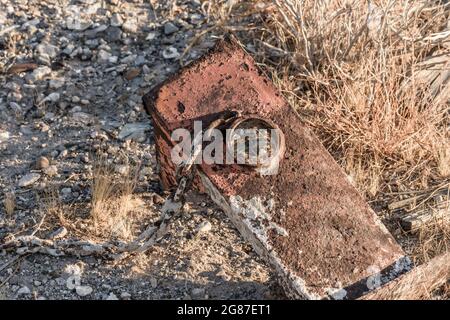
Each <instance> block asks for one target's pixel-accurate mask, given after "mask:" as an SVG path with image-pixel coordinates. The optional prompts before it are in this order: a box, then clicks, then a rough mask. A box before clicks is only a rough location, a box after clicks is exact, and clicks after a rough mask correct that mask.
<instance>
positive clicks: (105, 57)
mask: <svg viewBox="0 0 450 320" xmlns="http://www.w3.org/2000/svg"><path fill="white" fill-rule="evenodd" d="M111 57H112V54H111V53H110V52H108V51H105V50H103V49H101V50H99V51H98V52H97V61H98V62H99V63H109V60H110V59H111Z"/></svg>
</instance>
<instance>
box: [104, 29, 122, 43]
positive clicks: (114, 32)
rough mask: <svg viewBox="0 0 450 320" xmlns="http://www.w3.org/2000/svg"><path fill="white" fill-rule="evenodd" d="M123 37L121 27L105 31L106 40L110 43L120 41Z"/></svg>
mask: <svg viewBox="0 0 450 320" xmlns="http://www.w3.org/2000/svg"><path fill="white" fill-rule="evenodd" d="M121 37H122V30H121V29H120V28H119V27H109V28H108V29H106V31H105V39H106V41H108V42H116V41H119V40H120V38H121Z"/></svg>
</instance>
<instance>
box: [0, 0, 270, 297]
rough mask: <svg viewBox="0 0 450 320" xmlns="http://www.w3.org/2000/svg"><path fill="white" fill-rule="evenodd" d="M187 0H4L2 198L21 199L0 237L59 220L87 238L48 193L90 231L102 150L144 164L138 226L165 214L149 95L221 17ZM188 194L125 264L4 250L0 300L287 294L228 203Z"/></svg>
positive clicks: (1, 222) (44, 228)
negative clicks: (223, 206)
mask: <svg viewBox="0 0 450 320" xmlns="http://www.w3.org/2000/svg"><path fill="white" fill-rule="evenodd" d="M176 3H177V4H176V5H175V4H173V2H172V1H142V0H129V1H126V2H125V1H118V0H107V1H96V0H72V1H69V0H42V1H34V0H0V68H1V70H2V73H1V75H0V83H1V89H0V189H1V191H2V192H1V197H2V199H1V200H2V201H3V202H5V201H6V200H7V199H6V198H7V197H8V195H14V196H13V197H14V198H15V205H14V208H13V210H12V211H10V212H8V210H7V209H6V207H4V206H1V207H0V239H2V240H0V243H1V242H2V241H5V239H8V237H9V238H11V237H14V236H15V237H17V236H21V235H29V234H36V235H38V236H40V237H43V238H46V237H49V236H53V237H55V231H57V233H58V234H59V237H62V238H67V239H72V238H73V239H75V238H77V237H79V236H80V235H79V233H77V230H72V229H70V228H69V227H67V229H66V227H65V226H62V225H61V220H58V219H55V218H54V217H51V216H50V215H49V214H47V213H46V212H47V211H48V210H47V209H48V208H47V209H46V205H45V201H44V200H43V199H45V194H48V190H53V192H55V193H56V199H57V202H58V203H60V205H61V207H62V208H64V209H63V214H65V215H66V216H70V217H71V216H75V218H74V219H76V221H77V223H78V224H77V225H79V226H81V227H80V228H81V229H82V228H83V226H84V225H85V224H89V223H90V220H89V218H88V217H84V216H83V213H84V212H85V211H83V207H84V208H85V207H88V206H89V203H90V200H91V197H92V194H91V193H92V192H91V190H92V188H91V187H90V186H91V180H92V175H93V170H94V169H93V167H94V166H95V164H94V162H95V155H96V154H99V153H101V154H102V155H103V156H104V157H106V158H107V159H108V161H109V163H110V164H111V165H112V166H113V167H114V168H115V174H114V176H115V178H117V179H119V180H120V179H121V175H124V174H126V172H127V171H128V169H129V168H128V166H129V165H130V164H137V163H139V164H140V166H139V174H138V177H139V178H138V184H137V187H136V190H135V193H134V199H135V200H136V201H137V200H138V205H137V206H136V208H135V209H134V210H135V211H136V212H139V215H138V217H139V218H140V219H135V220H134V222H135V223H134V228H135V230H134V231H133V232H134V234H137V232H139V231H140V230H142V229H143V228H144V227H145V226H146V225H147V224H148V223H150V222H151V221H153V220H155V219H157V217H158V216H159V210H160V206H161V201H159V200H158V199H160V197H159V196H158V195H163V194H162V192H161V190H160V187H159V184H158V179H157V175H156V170H157V168H156V161H155V155H154V145H153V140H152V126H151V122H150V121H149V119H148V117H147V115H146V114H145V112H144V110H143V105H142V101H141V99H142V95H143V94H145V93H146V92H147V91H148V90H149V89H150V88H151V87H152V86H153V85H155V84H157V83H159V82H160V81H161V80H163V79H164V78H165V77H167V75H168V74H170V73H172V72H173V71H175V70H176V69H177V68H179V57H180V55H181V54H182V52H183V50H184V49H185V48H186V47H187V45H188V43H189V40H190V39H191V38H192V37H193V36H194V35H195V34H196V32H199V31H201V30H203V29H205V28H208V27H209V23H208V22H207V20H206V18H205V16H204V14H203V11H202V8H201V3H200V1H198V0H186V1H177V2H176ZM212 40H213V39H212ZM212 40H211V41H209V40H208V39H206V40H205V41H203V42H202V43H201V44H199V46H197V47H195V48H193V49H192V50H191V51H190V52H189V54H188V55H187V57H186V58H187V60H190V59H195V58H196V57H198V56H200V55H201V54H202V52H203V51H204V50H206V49H207V48H208V47H210V46H211V45H212V44H213V41H212ZM123 159H126V161H124V160H123ZM190 204H191V205H190V207H189V208H188V209H187V210H185V212H184V214H183V215H181V216H179V217H175V220H174V221H173V223H172V227H171V230H170V231H169V232H168V233H167V234H166V236H165V237H164V238H163V240H162V241H161V242H160V243H159V244H158V245H156V246H155V247H154V248H152V249H151V250H149V251H147V252H146V253H143V254H140V255H135V256H133V257H131V258H128V259H125V260H121V261H120V262H117V261H110V260H106V259H102V258H100V257H95V256H86V257H81V258H80V257H74V256H64V257H52V256H49V255H42V254H28V255H23V256H21V257H20V258H17V257H18V256H17V254H16V252H14V251H12V252H11V251H7V250H3V251H0V268H2V269H1V270H0V299H2V298H4V299H5V298H6V299H160V298H169V299H189V298H225V299H229V298H235V299H245V298H250V299H251V298H273V297H276V296H277V292H278V288H277V286H276V285H275V281H274V280H273V277H272V276H271V273H270V270H269V268H268V267H267V266H265V265H264V263H262V262H261V261H260V259H259V258H258V257H257V255H256V254H255V253H254V252H253V250H252V249H251V248H250V247H249V246H248V245H247V244H246V243H245V242H244V241H243V240H242V239H241V237H240V236H239V234H238V233H237V231H236V230H235V229H234V228H233V226H232V225H231V223H230V222H229V221H228V220H227V219H226V217H225V216H224V214H223V213H222V212H221V211H220V210H219V209H217V208H216V207H214V206H213V205H212V204H211V203H210V202H209V201H208V199H207V198H205V197H202V196H200V195H196V194H193V195H191V197H190ZM53 205H54V204H53ZM69 211H70V212H69ZM74 221H75V220H74ZM52 234H53V235H52Z"/></svg>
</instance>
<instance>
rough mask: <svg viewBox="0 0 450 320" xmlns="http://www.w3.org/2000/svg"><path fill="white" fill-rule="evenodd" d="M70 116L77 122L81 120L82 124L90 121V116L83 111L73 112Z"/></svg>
mask: <svg viewBox="0 0 450 320" xmlns="http://www.w3.org/2000/svg"><path fill="white" fill-rule="evenodd" d="M72 118H73V120H75V121H77V122H81V123H83V124H88V123H90V122H91V121H92V116H91V115H90V114H87V113H85V112H74V113H73V114H72Z"/></svg>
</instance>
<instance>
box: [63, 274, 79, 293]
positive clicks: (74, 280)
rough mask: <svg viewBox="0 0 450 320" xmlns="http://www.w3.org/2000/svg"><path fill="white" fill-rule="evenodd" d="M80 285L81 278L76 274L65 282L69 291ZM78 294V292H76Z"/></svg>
mask: <svg viewBox="0 0 450 320" xmlns="http://www.w3.org/2000/svg"><path fill="white" fill-rule="evenodd" d="M80 284H81V277H80V275H78V274H74V275H71V276H70V277H68V278H67V280H66V287H67V289H69V290H73V289H76V288H77V287H79V286H80ZM77 293H78V292H77Z"/></svg>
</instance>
